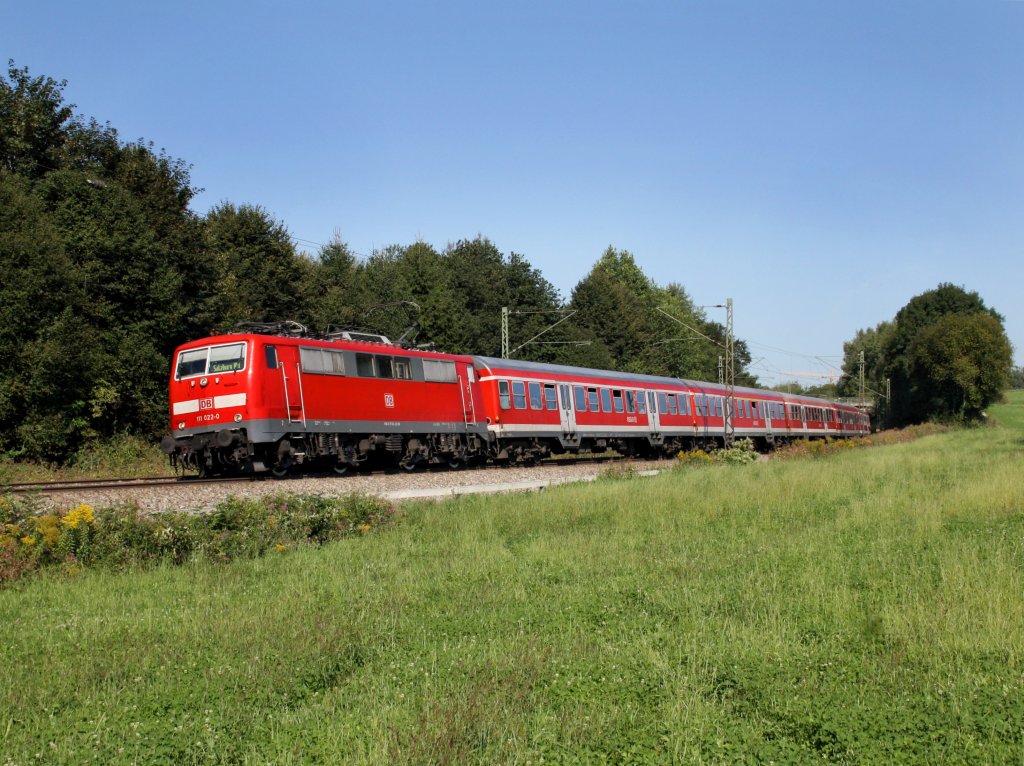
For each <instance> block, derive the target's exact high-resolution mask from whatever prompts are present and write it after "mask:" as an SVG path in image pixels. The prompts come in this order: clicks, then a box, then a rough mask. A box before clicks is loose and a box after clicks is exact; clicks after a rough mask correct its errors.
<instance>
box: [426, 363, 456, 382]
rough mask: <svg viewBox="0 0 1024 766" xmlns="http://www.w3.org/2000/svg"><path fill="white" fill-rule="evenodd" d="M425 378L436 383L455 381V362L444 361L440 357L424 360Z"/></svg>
mask: <svg viewBox="0 0 1024 766" xmlns="http://www.w3.org/2000/svg"><path fill="white" fill-rule="evenodd" d="M423 379H424V380H427V381H432V382H434V383H454V382H455V381H456V380H457V377H456V374H455V362H444V361H441V360H440V359H424V360H423Z"/></svg>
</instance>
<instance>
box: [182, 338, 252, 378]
mask: <svg viewBox="0 0 1024 766" xmlns="http://www.w3.org/2000/svg"><path fill="white" fill-rule="evenodd" d="M244 368H245V344H244V343H229V344H227V345H224V346H205V347H203V348H191V349H189V350H188V351H182V352H181V353H180V354H178V368H177V372H176V373H175V376H174V377H175V378H177V379H178V380H181V379H182V378H190V377H193V376H195V375H215V374H219V373H222V372H237V371H238V370H241V369H244Z"/></svg>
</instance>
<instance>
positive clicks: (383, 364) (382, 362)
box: [377, 356, 395, 378]
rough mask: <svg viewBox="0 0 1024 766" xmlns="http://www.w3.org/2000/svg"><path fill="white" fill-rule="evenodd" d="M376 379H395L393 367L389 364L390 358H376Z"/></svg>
mask: <svg viewBox="0 0 1024 766" xmlns="http://www.w3.org/2000/svg"><path fill="white" fill-rule="evenodd" d="M377 377H378V378H393V377H395V370H394V365H392V364H391V357H390V356H378V357H377Z"/></svg>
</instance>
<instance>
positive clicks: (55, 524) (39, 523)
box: [32, 516, 60, 548]
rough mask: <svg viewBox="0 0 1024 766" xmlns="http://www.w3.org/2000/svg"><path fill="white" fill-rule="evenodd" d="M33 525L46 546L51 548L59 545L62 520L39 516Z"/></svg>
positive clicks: (54, 517) (33, 520) (33, 521)
mask: <svg viewBox="0 0 1024 766" xmlns="http://www.w3.org/2000/svg"><path fill="white" fill-rule="evenodd" d="M32 524H33V526H35V528H36V533H37V534H38V535H39V536H40V537H41V538H42V540H43V543H44V544H45V545H47V546H49V547H50V548H53V547H55V546H56V545H57V542H58V541H59V540H60V519H58V518H57V517H56V516H37V517H36V518H34V519H32Z"/></svg>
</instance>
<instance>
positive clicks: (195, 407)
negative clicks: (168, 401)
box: [171, 394, 246, 415]
mask: <svg viewBox="0 0 1024 766" xmlns="http://www.w3.org/2000/svg"><path fill="white" fill-rule="evenodd" d="M206 402H209V404H207V405H206V406H205V407H204V406H203V403H206ZM245 402H246V398H245V394H224V395H222V396H215V397H213V398H212V399H186V400H185V401H183V402H175V403H174V406H173V407H171V411H172V412H173V413H174V414H175V415H188V414H189V413H191V412H199V410H201V409H203V410H208V409H213V410H220V409H224V408H225V407H244V406H245Z"/></svg>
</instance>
